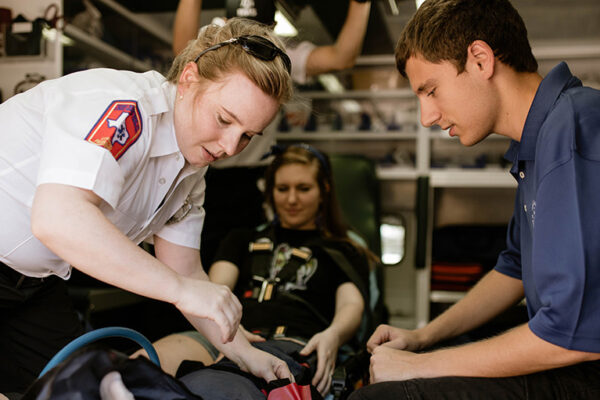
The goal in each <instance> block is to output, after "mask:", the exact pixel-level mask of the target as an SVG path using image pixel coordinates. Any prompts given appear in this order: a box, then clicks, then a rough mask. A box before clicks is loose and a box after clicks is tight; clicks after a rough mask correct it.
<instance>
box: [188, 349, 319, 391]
mask: <svg viewBox="0 0 600 400" xmlns="http://www.w3.org/2000/svg"><path fill="white" fill-rule="evenodd" d="M252 345H253V346H254V347H257V348H259V349H261V350H264V351H266V352H268V353H270V354H273V355H275V356H276V357H279V358H280V359H282V360H283V361H285V362H286V363H287V365H288V368H289V369H290V372H291V373H292V374H293V375H294V377H295V378H296V382H299V383H301V382H300V381H302V380H303V379H302V378H301V377H300V375H301V374H302V372H303V369H302V366H301V365H300V364H299V363H298V362H297V361H296V360H295V359H294V358H293V357H292V356H291V355H292V354H294V353H295V352H298V351H300V350H302V347H304V346H302V345H300V344H297V343H293V342H290V341H287V340H267V341H266V342H254V343H252ZM308 363H309V364H310V365H313V364H315V365H316V359H311V360H310V361H308ZM315 365H313V368H314V366H315ZM217 366H225V367H227V368H230V369H239V368H238V367H237V366H236V365H235V364H234V363H233V362H231V361H229V360H227V359H223V360H222V361H219V362H218V363H217ZM311 373H313V370H312V369H311ZM311 376H312V375H311ZM180 380H181V382H183V383H184V384H185V385H186V386H187V388H188V389H190V390H191V391H192V393H194V394H196V395H199V396H201V397H202V398H204V399H211V400H232V399H235V400H264V399H265V395H264V394H263V393H262V392H261V391H260V389H259V388H258V387H257V386H256V384H255V382H253V380H250V379H249V378H247V377H245V376H243V375H240V374H237V373H234V372H230V371H223V370H216V369H210V368H206V369H201V370H199V371H195V372H191V373H188V374H187V375H185V376H182V377H181V378H180Z"/></svg>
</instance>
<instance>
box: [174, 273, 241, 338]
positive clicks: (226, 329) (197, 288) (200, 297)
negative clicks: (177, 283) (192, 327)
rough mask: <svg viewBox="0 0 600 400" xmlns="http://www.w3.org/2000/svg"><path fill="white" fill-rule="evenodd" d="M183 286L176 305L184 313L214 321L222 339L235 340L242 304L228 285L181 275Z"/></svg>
mask: <svg viewBox="0 0 600 400" xmlns="http://www.w3.org/2000/svg"><path fill="white" fill-rule="evenodd" d="M181 280H182V282H183V285H182V286H183V287H182V289H181V291H180V295H179V299H178V301H177V302H175V303H174V304H175V306H176V307H177V308H178V309H179V310H180V311H181V312H182V313H184V314H189V315H192V316H195V317H199V318H206V319H209V320H212V321H214V322H215V323H216V324H217V326H218V327H219V329H220V331H221V340H222V342H223V343H227V342H230V341H232V340H233V338H234V336H235V334H236V332H237V329H238V326H239V324H240V320H241V318H242V305H241V304H240V302H239V300H238V299H237V297H236V296H235V295H234V294H233V293H232V292H231V290H229V288H228V287H227V286H224V285H218V284H215V283H212V282H209V281H207V280H201V279H194V278H186V277H181Z"/></svg>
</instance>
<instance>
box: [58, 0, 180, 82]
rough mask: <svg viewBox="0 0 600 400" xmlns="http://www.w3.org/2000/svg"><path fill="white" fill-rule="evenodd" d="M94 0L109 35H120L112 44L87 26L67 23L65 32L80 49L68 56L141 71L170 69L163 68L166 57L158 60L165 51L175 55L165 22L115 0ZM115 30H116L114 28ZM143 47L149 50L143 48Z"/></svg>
mask: <svg viewBox="0 0 600 400" xmlns="http://www.w3.org/2000/svg"><path fill="white" fill-rule="evenodd" d="M92 2H93V5H94V6H95V7H98V9H99V10H100V12H101V14H102V24H103V28H104V31H105V34H106V33H108V35H109V37H110V36H112V37H119V38H120V39H119V41H118V42H115V43H114V44H111V43H108V42H106V41H105V40H104V39H103V38H100V37H96V36H94V35H91V34H89V33H88V32H86V30H85V28H84V27H80V26H75V25H73V24H67V25H66V26H65V28H64V34H65V36H66V37H67V38H68V39H70V40H71V42H72V45H73V47H74V48H75V49H76V51H73V50H69V51H68V52H67V53H66V54H67V57H71V59H75V60H78V59H79V58H80V57H81V56H85V57H83V59H84V60H89V59H90V57H91V59H92V60H94V61H93V63H92V65H93V66H97V63H100V65H103V66H106V67H109V68H116V69H128V70H132V71H137V72H144V71H148V70H151V69H157V70H159V71H161V72H166V71H162V69H164V68H162V64H165V60H163V62H161V63H160V64H158V65H157V64H156V63H157V60H159V59H161V58H165V57H164V54H168V58H169V61H170V57H171V54H170V51H171V50H170V48H171V43H172V39H173V37H172V33H171V32H170V31H169V30H168V29H167V28H166V27H165V26H164V25H163V24H159V23H158V22H157V21H155V20H153V19H152V18H151V17H149V16H146V15H139V14H136V13H133V12H131V11H130V10H128V9H127V8H125V7H124V6H122V5H121V4H119V3H118V2H116V1H115V0H92ZM71 17H73V16H71ZM116 28H119V29H116ZM112 30H116V31H115V32H112ZM142 48H143V49H145V50H144V51H140V50H141V49H142ZM149 49H151V52H150V53H151V54H148V51H149ZM138 53H141V54H143V56H142V55H139V54H138ZM151 60H152V61H151ZM78 61H79V60H78ZM81 62H82V63H83V62H89V61H81ZM67 67H68V65H67V64H65V69H67ZM82 67H83V68H86V67H87V66H86V65H82ZM75 69H77V67H75ZM66 72H70V71H69V70H67V71H66Z"/></svg>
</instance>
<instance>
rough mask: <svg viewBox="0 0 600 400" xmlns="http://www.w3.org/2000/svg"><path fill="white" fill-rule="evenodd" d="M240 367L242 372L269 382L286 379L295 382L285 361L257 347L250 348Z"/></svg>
mask: <svg viewBox="0 0 600 400" xmlns="http://www.w3.org/2000/svg"><path fill="white" fill-rule="evenodd" d="M238 366H239V367H240V368H241V369H242V371H246V372H249V373H251V374H252V375H254V376H258V377H259V378H263V379H264V380H265V381H267V382H271V381H274V380H276V379H286V378H287V379H289V380H290V381H292V382H293V381H294V376H293V375H292V373H291V372H290V370H289V368H288V366H287V364H286V363H285V361H283V360H281V359H279V358H277V357H275V356H274V355H272V354H269V353H267V352H266V351H262V350H259V349H257V348H255V347H249V348H248V351H247V352H245V353H244V355H243V356H241V357H240V359H239V362H238Z"/></svg>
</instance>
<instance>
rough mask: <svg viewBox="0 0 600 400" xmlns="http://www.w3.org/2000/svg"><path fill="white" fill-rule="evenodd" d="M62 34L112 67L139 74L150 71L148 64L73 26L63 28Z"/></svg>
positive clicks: (150, 67)
mask: <svg viewBox="0 0 600 400" xmlns="http://www.w3.org/2000/svg"><path fill="white" fill-rule="evenodd" d="M64 34H65V35H66V36H68V37H70V38H71V39H73V40H74V41H75V43H76V45H77V46H81V47H82V48H84V50H86V51H90V52H92V53H94V54H96V55H97V56H98V57H99V58H100V59H103V60H106V59H107V60H109V63H110V64H111V66H112V67H117V68H124V69H132V70H135V71H141V72H145V71H149V70H151V69H152V65H150V64H149V63H147V62H144V61H141V60H138V59H137V58H135V57H132V56H130V55H129V54H127V53H125V52H123V51H121V50H119V49H117V48H115V47H113V46H111V45H109V44H107V43H105V42H103V41H102V40H100V39H98V38H96V37H94V36H91V35H89V34H87V33H85V32H84V31H82V30H81V29H79V28H77V27H75V26H73V25H67V26H65V30H64Z"/></svg>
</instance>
